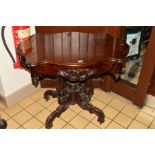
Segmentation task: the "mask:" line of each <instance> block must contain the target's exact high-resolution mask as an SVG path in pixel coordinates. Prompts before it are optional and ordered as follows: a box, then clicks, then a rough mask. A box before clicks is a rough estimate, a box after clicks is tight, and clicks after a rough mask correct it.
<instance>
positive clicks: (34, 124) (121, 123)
mask: <svg viewBox="0 0 155 155" xmlns="http://www.w3.org/2000/svg"><path fill="white" fill-rule="evenodd" d="M45 90H46V89H41V90H39V91H38V92H36V93H34V94H32V95H31V96H29V97H27V98H25V99H24V100H22V101H21V102H20V103H18V104H16V105H14V106H13V107H11V108H6V107H5V106H3V105H2V103H0V115H1V117H2V118H4V119H6V120H7V123H8V127H7V128H8V129H45V126H44V123H45V120H46V118H47V116H48V115H49V114H50V113H51V112H52V111H53V110H55V108H56V107H57V105H58V104H57V99H54V98H51V99H50V100H49V101H48V102H46V101H45V100H44V99H43V93H44V91H45ZM152 101H153V100H152ZM152 101H151V100H149V103H147V104H146V105H145V106H144V107H143V108H142V109H140V108H139V107H137V106H135V105H133V104H132V103H131V102H130V101H129V100H127V99H125V98H123V97H121V96H119V95H117V94H115V93H113V92H110V93H106V92H104V91H102V90H100V89H95V91H94V95H93V98H92V103H93V105H95V106H97V107H99V108H101V109H102V110H103V112H104V113H105V116H106V118H105V122H104V123H103V124H101V125H100V124H99V122H97V117H96V115H94V114H90V113H89V112H87V111H84V110H82V109H81V108H79V107H78V106H77V105H71V106H70V108H69V109H68V110H67V111H66V112H64V113H63V114H62V115H61V117H60V118H56V119H55V121H54V123H53V124H54V126H53V129H59V128H61V129H81V128H82V129H149V128H150V129H153V128H155V102H154V104H152Z"/></svg>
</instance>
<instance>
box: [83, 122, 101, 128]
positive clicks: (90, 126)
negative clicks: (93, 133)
mask: <svg viewBox="0 0 155 155" xmlns="http://www.w3.org/2000/svg"><path fill="white" fill-rule="evenodd" d="M85 129H100V128H99V127H98V126H96V125H94V124H92V123H89V124H88V125H87V126H86V127H85Z"/></svg>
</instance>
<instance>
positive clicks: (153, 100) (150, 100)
mask: <svg viewBox="0 0 155 155" xmlns="http://www.w3.org/2000/svg"><path fill="white" fill-rule="evenodd" d="M146 106H149V107H150V108H152V109H155V97H154V96H152V95H148V96H147V100H146Z"/></svg>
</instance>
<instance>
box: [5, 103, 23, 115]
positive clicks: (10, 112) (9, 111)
mask: <svg viewBox="0 0 155 155" xmlns="http://www.w3.org/2000/svg"><path fill="white" fill-rule="evenodd" d="M21 110H23V109H22V108H21V107H20V106H19V105H18V104H16V105H14V106H12V107H10V108H6V109H4V112H6V113H7V114H8V115H9V116H11V117H12V116H14V115H15V114H17V113H19V112H20V111H21Z"/></svg>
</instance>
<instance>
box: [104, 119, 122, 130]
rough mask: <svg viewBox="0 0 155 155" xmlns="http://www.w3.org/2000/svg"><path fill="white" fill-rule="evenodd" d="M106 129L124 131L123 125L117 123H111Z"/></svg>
mask: <svg viewBox="0 0 155 155" xmlns="http://www.w3.org/2000/svg"><path fill="white" fill-rule="evenodd" d="M106 129H124V128H123V127H122V126H121V125H119V124H117V123H115V122H113V121H112V122H111V123H110V124H109V125H108V126H107V128H106Z"/></svg>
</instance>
